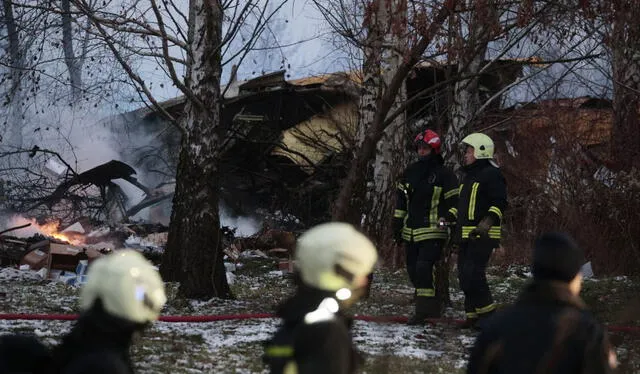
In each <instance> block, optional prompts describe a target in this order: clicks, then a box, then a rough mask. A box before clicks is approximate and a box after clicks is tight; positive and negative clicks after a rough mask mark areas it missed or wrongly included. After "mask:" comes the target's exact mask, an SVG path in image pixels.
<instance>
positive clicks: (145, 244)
mask: <svg viewBox="0 0 640 374" xmlns="http://www.w3.org/2000/svg"><path fill="white" fill-rule="evenodd" d="M27 228H28V229H29V230H25V229H27ZM34 229H35V232H36V233H35V234H33V232H34ZM21 231H24V232H23V233H21ZM167 231H168V228H167V227H165V226H162V225H158V224H140V223H136V224H120V225H116V226H93V225H91V224H90V223H89V220H78V221H76V222H74V223H73V224H71V225H69V226H67V227H65V228H62V229H59V228H58V227H57V226H56V225H51V224H43V225H39V224H38V223H37V222H35V221H32V222H28V223H27V224H22V225H20V226H17V227H13V228H10V229H8V230H5V231H4V232H3V233H4V234H0V265H1V266H10V267H13V268H19V269H20V270H21V271H29V272H34V273H36V274H38V275H39V276H40V278H41V279H50V280H59V281H62V282H65V283H67V284H82V283H83V282H84V275H85V273H86V269H87V267H88V265H89V264H90V263H91V262H92V261H93V260H95V259H96V258H99V257H101V256H103V255H105V254H108V253H111V252H112V251H117V250H120V249H124V248H133V249H136V250H138V251H140V252H142V253H143V254H144V255H145V256H146V257H147V258H149V259H150V260H151V261H153V262H154V263H156V264H159V263H160V258H161V255H162V252H163V249H164V245H165V244H166V240H167V233H168V232H167ZM9 232H11V234H13V235H16V236H13V235H12V236H9V235H7V233H9ZM20 235H22V236H20ZM27 235H28V236H27Z"/></svg>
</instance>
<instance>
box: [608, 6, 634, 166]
mask: <svg viewBox="0 0 640 374" xmlns="http://www.w3.org/2000/svg"><path fill="white" fill-rule="evenodd" d="M607 5H608V6H607V10H608V11H607V13H606V14H608V15H609V19H610V20H611V21H612V24H613V30H612V33H611V38H610V41H611V42H610V46H611V50H612V57H613V59H612V70H613V92H614V96H613V112H614V122H613V132H612V141H611V144H612V155H613V160H614V161H615V163H616V164H617V165H618V166H619V167H621V168H622V169H625V170H628V169H629V168H631V167H632V166H635V167H636V168H640V159H639V158H638V150H639V149H640V26H638V19H639V17H640V3H639V2H637V1H628V0H615V1H610V2H608V4H607Z"/></svg>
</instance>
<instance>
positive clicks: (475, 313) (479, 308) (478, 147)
mask: <svg viewBox="0 0 640 374" xmlns="http://www.w3.org/2000/svg"><path fill="white" fill-rule="evenodd" d="M462 145H463V146H464V147H465V153H464V166H463V170H464V174H465V175H464V178H463V179H462V183H461V184H460V190H459V198H458V206H457V208H456V209H454V210H453V211H452V212H451V213H450V215H449V216H448V217H447V220H449V221H452V220H455V221H456V227H455V229H454V233H453V240H454V242H455V243H456V244H457V245H458V280H459V281H460V288H461V289H462V291H463V292H464V309H465V313H466V317H467V319H466V321H465V323H464V324H463V325H462V327H464V328H470V327H475V328H479V327H480V326H481V324H479V323H478V322H479V320H480V319H483V318H486V317H488V316H490V315H491V314H492V313H493V312H494V311H495V309H496V304H495V303H494V300H493V297H492V295H491V290H490V289H489V285H488V284H487V277H486V269H487V264H488V263H489V259H490V258H491V254H492V253H493V250H494V249H495V248H497V247H499V246H500V239H501V235H502V230H501V229H502V226H501V223H502V217H503V214H504V212H505V210H506V209H507V184H506V180H505V178H504V176H503V174H502V171H501V170H500V168H499V167H498V165H497V164H496V162H495V161H494V160H493V155H494V144H493V140H491V138H490V137H488V136H487V135H485V134H481V133H473V134H470V135H468V136H466V137H465V138H464V139H462Z"/></svg>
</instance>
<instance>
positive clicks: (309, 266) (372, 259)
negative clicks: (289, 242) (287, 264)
mask: <svg viewBox="0 0 640 374" xmlns="http://www.w3.org/2000/svg"><path fill="white" fill-rule="evenodd" d="M295 258H296V267H297V269H298V271H299V272H300V277H301V278H302V281H303V282H304V283H306V284H307V285H309V286H312V287H315V288H318V289H321V290H326V291H338V290H340V289H343V288H346V289H351V290H353V289H354V288H356V287H357V285H356V284H355V281H356V279H357V278H359V277H362V276H366V275H368V274H369V273H371V272H372V271H373V266H374V265H375V263H376V261H377V260H378V253H377V251H376V248H375V246H374V245H373V243H372V242H371V241H370V240H369V239H368V238H367V237H366V236H365V235H364V234H362V233H360V232H359V231H358V230H356V229H355V228H354V227H353V226H351V225H350V224H348V223H342V222H329V223H323V224H320V225H317V226H315V227H313V228H311V229H310V230H308V231H307V232H305V233H304V234H302V235H301V236H300V238H299V239H298V243H297V246H296V252H295Z"/></svg>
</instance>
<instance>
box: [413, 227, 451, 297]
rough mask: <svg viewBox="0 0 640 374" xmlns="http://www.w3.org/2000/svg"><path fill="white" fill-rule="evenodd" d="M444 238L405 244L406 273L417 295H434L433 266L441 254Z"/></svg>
mask: <svg viewBox="0 0 640 374" xmlns="http://www.w3.org/2000/svg"><path fill="white" fill-rule="evenodd" d="M443 245H444V240H440V239H430V240H423V241H421V242H415V243H414V242H408V243H406V245H405V250H406V260H407V273H409V279H410V280H411V284H413V287H414V288H415V289H416V295H417V296H427V297H433V296H435V286H434V279H433V278H434V276H433V274H434V266H435V264H436V262H438V260H439V259H440V256H441V255H442V247H443Z"/></svg>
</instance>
